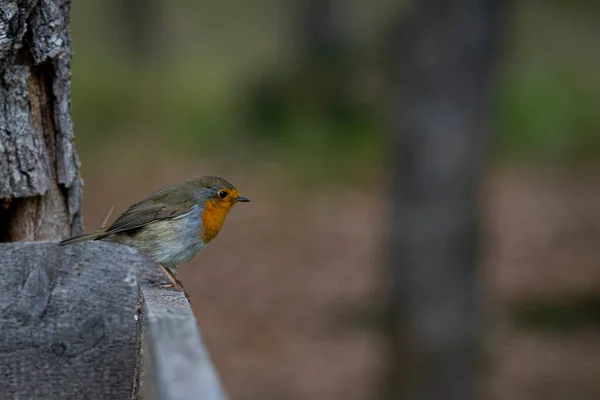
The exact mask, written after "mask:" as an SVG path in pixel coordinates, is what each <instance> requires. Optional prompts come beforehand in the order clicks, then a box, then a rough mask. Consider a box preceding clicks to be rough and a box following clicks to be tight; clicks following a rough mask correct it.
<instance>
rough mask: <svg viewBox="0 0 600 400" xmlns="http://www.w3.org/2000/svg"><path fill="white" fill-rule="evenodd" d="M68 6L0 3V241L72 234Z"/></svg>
mask: <svg viewBox="0 0 600 400" xmlns="http://www.w3.org/2000/svg"><path fill="white" fill-rule="evenodd" d="M69 8H70V2H69V1H68V0H65V1H53V0H40V1H27V0H0V10H1V12H0V205H1V206H2V207H0V241H3V242H5V241H33V240H52V239H55V238H59V237H65V236H69V235H71V234H75V233H79V232H80V231H81V229H82V226H81V225H82V224H81V212H80V202H81V186H82V184H81V180H80V179H79V175H78V173H79V161H78V158H77V152H76V150H75V141H74V134H73V122H72V120H71V114H70V111H71V110H70V109H71V97H70V96H71V93H70V90H71V89H70V86H71V75H70V60H71V53H72V51H71V39H70V35H69Z"/></svg>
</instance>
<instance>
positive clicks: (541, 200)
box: [83, 162, 600, 400]
mask: <svg viewBox="0 0 600 400" xmlns="http://www.w3.org/2000/svg"><path fill="white" fill-rule="evenodd" d="M128 165H132V164H128ZM141 165H145V167H143V168H142V167H137V168H131V167H130V168H123V166H122V165H119V163H118V162H116V163H115V162H113V163H110V164H109V165H105V166H104V167H103V168H102V169H99V168H97V167H96V168H92V169H89V168H87V167H86V165H85V164H84V167H83V173H84V176H85V178H86V186H85V191H84V207H83V208H84V216H85V225H86V228H87V229H94V228H97V227H99V226H100V225H101V223H102V220H103V219H104V217H105V215H106V212H107V211H108V209H109V208H110V207H111V205H112V204H114V205H115V214H113V217H112V219H114V218H115V217H116V215H117V214H118V213H119V212H120V211H122V210H123V209H124V208H125V207H126V206H128V205H129V204H131V203H133V202H134V201H137V200H139V199H141V198H142V197H144V196H146V195H147V194H148V193H149V192H150V191H152V190H154V189H156V188H157V187H160V186H162V185H164V184H167V183H172V182H176V181H178V180H181V179H185V178H188V177H190V176H194V175H197V174H210V173H215V172H221V171H223V166H222V165H218V164H210V163H205V164H200V163H189V164H183V163H180V164H173V163H170V164H167V163H151V162H147V163H142V164H141ZM152 165H155V167H152ZM165 165H169V166H168V167H165ZM250 165H251V166H247V165H241V166H236V165H233V164H231V165H228V166H227V168H228V169H227V173H226V174H225V173H224V172H222V175H225V176H227V178H229V179H230V180H231V181H232V182H233V183H234V184H235V185H237V186H238V188H239V189H240V191H241V193H242V194H244V195H245V196H247V197H249V198H251V199H252V202H251V203H249V204H243V205H239V206H237V207H236V208H235V209H234V210H233V211H232V213H231V215H230V216H229V218H228V221H227V222H226V225H225V227H224V229H223V231H222V232H221V234H220V236H219V238H218V239H217V240H215V242H213V243H212V244H211V246H209V247H208V248H207V250H205V251H204V252H203V253H201V254H200V255H199V256H197V257H196V258H195V259H194V260H193V261H192V262H190V263H188V264H187V265H185V266H184V267H182V268H181V269H180V277H181V278H182V281H183V282H184V284H185V285H186V287H187V288H188V290H189V292H190V294H191V298H192V306H193V309H194V311H195V314H196V317H197V319H198V323H199V326H200V327H201V332H202V334H203V338H204V340H205V342H206V344H207V346H208V347H209V350H210V352H211V355H212V357H213V360H214V361H215V364H216V366H217V368H218V370H219V373H220V374H221V376H222V379H223V380H224V384H225V386H226V388H227V390H228V391H229V393H230V395H231V397H232V398H235V399H292V400H293V399H311V400H314V399H317V400H318V399H323V400H331V399H356V400H358V399H370V398H373V397H374V395H373V394H374V393H376V390H377V388H378V387H379V384H380V381H379V380H378V379H379V377H380V376H381V373H382V368H383V361H384V360H383V358H382V354H383V353H384V351H385V348H384V342H383V340H382V338H383V336H382V335H381V332H380V331H379V330H378V329H377V326H378V323H379V322H380V321H378V319H379V317H378V315H379V316H381V309H380V308H379V307H380V306H381V303H382V301H381V300H382V295H381V293H382V288H383V285H382V278H381V277H382V272H383V269H382V268H383V267H382V265H383V262H384V261H385V258H384V254H385V253H384V249H385V240H384V238H385V236H384V235H385V232H386V208H385V207H386V193H385V189H384V185H383V179H381V178H376V177H372V176H371V177H370V178H369V179H364V181H363V182H362V183H356V184H354V185H351V184H345V185H338V186H328V185H323V184H322V185H320V186H319V187H305V186H302V185H297V184H295V183H294V182H293V181H292V180H290V179H289V177H286V176H283V175H281V176H279V175H277V173H276V172H275V171H278V169H277V166H276V165H262V166H258V167H252V165H256V164H252V163H250ZM159 166H160V167H159ZM148 168H150V170H149V169H148ZM599 177H600V169H591V168H587V169H585V170H584V172H581V171H579V172H577V171H575V170H569V171H567V170H566V169H558V170H554V169H550V168H535V167H531V166H513V167H502V168H497V169H496V170H495V171H493V172H491V173H490V175H489V177H488V179H487V183H486V187H485V190H484V193H483V195H484V198H485V204H486V212H485V220H486V221H485V224H486V238H485V240H484V244H485V247H486V257H485V263H484V269H483V274H482V277H483V281H484V287H485V293H486V299H487V301H488V304H487V308H486V313H485V316H486V318H487V322H488V335H487V341H486V349H487V351H488V354H489V356H490V358H489V360H490V364H489V368H488V369H487V380H486V385H485V387H484V390H485V391H486V392H487V393H489V394H490V397H489V398H491V399H497V400H520V399H523V400H526V399H527V400H530V399H550V400H552V399H564V398H576V399H581V400H586V399H597V398H599V397H600V330H599V329H598V328H599V325H600V324H599V321H600V300H598V299H599V298H600V297H598V295H597V293H600V291H599V290H598V289H599V288H600V270H599V269H598V260H600V246H598V243H600V185H598V182H599V180H598V178H599ZM132 189H133V190H132ZM109 199H110V200H109ZM113 200H114V203H107V202H106V201H113ZM595 293H596V294H595Z"/></svg>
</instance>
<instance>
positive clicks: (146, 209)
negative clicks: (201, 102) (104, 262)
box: [58, 176, 250, 295]
mask: <svg viewBox="0 0 600 400" xmlns="http://www.w3.org/2000/svg"><path fill="white" fill-rule="evenodd" d="M249 201H250V200H249V199H247V198H246V197H243V196H241V195H240V194H239V192H238V190H237V189H236V188H235V187H234V186H233V185H232V184H231V183H229V182H228V181H227V180H225V179H224V178H221V177H218V176H202V177H199V178H195V179H191V180H187V181H184V182H180V183H177V184H174V185H169V186H165V187H163V188H161V189H159V190H157V191H155V192H153V193H151V194H150V195H149V196H148V197H146V198H145V199H144V200H142V201H140V202H139V203H136V204H134V205H132V206H130V207H129V208H127V209H126V210H125V211H124V212H123V213H122V214H121V215H120V216H119V217H117V219H116V220H115V222H113V224H112V225H110V226H109V227H108V228H103V229H99V230H96V231H93V232H89V233H83V234H80V235H76V236H72V237H69V238H66V239H64V240H62V241H60V242H59V243H58V244H59V246H66V245H71V244H75V243H81V242H86V241H89V240H102V241H107V242H113V243H120V244H123V245H126V246H129V247H133V248H135V249H137V250H138V251H139V252H140V253H142V254H143V255H145V256H146V257H148V258H149V259H150V260H152V261H153V262H154V263H156V265H157V266H158V267H160V269H161V270H162V271H163V273H164V274H165V275H166V276H167V278H168V279H169V281H170V283H168V284H164V285H160V286H161V287H163V288H175V289H176V290H178V291H183V292H185V290H184V288H183V285H182V283H181V281H179V279H178V278H177V273H176V271H177V268H178V267H179V266H180V265H181V264H184V263H185V262H187V261H189V260H191V259H192V258H193V257H194V256H195V255H196V254H198V253H199V252H200V251H202V250H204V248H205V247H206V246H207V245H208V243H210V242H211V241H212V240H213V239H214V238H215V237H216V236H217V235H218V234H219V232H220V231H221V228H222V227H223V223H224V221H225V218H226V217H227V215H228V214H229V211H230V210H231V208H232V207H233V206H234V205H235V204H237V203H247V202H249ZM186 295H187V293H186Z"/></svg>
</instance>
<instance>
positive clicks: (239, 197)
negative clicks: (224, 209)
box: [236, 196, 250, 203]
mask: <svg viewBox="0 0 600 400" xmlns="http://www.w3.org/2000/svg"><path fill="white" fill-rule="evenodd" d="M236 201H237V202H238V203H250V199H247V198H245V197H243V196H238V198H237V199H236Z"/></svg>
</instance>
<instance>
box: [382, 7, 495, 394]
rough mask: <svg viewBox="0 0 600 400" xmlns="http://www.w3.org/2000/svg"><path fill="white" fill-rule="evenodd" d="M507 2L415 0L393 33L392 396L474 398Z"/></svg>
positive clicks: (477, 373) (478, 370) (478, 358)
mask: <svg viewBox="0 0 600 400" xmlns="http://www.w3.org/2000/svg"><path fill="white" fill-rule="evenodd" d="M500 4H501V2H500V1H494V0H489V1H470V0H469V1H467V0H451V1H441V0H422V1H414V2H412V3H411V7H408V8H407V10H406V13H405V14H403V15H402V20H401V21H399V22H400V23H399V24H398V25H397V29H396V30H395V31H394V34H393V49H392V52H391V54H392V57H393V60H392V65H393V73H392V80H391V83H392V87H391V88H390V90H391V91H392V98H391V100H392V109H391V110H390V111H391V112H392V126H393V129H392V137H391V140H392V143H391V146H393V147H392V148H393V151H394V152H395V153H394V155H393V161H392V162H393V165H392V168H393V169H392V171H393V183H392V198H393V200H392V201H393V206H392V212H393V219H392V227H391V243H390V244H391V268H392V271H391V272H392V273H393V296H394V297H393V309H394V317H393V323H392V326H391V327H390V328H391V332H392V337H393V350H394V351H393V352H392V358H393V360H392V361H393V368H392V374H391V381H390V383H391V385H390V387H391V392H390V393H388V394H389V398H402V399H419V400H425V399H431V400H434V399H435V400H438V399H446V400H454V399H455V400H467V399H473V398H476V397H477V391H476V386H477V384H478V378H479V372H480V366H481V364H480V363H479V361H480V351H479V347H480V344H481V334H482V315H481V311H480V309H481V294H480V292H479V286H478V249H479V243H478V190H479V187H480V181H481V177H482V173H483V169H484V166H485V165H484V164H485V160H486V155H487V144H488V138H489V137H488V134H487V130H488V128H487V126H486V125H487V120H488V104H489V102H488V89H489V86H490V82H491V75H492V70H493V65H494V61H495V59H494V55H495V53H496V38H497V35H496V34H497V32H496V30H497V28H498V22H499V21H498V17H499V12H500V10H499V8H500Z"/></svg>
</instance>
